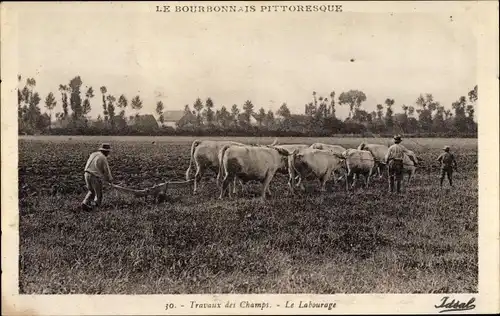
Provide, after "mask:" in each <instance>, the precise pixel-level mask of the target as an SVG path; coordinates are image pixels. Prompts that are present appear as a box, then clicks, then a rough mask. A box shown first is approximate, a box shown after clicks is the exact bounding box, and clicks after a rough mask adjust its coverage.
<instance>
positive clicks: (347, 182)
mask: <svg viewBox="0 0 500 316" xmlns="http://www.w3.org/2000/svg"><path fill="white" fill-rule="evenodd" d="M352 178H353V174H352V172H350V171H349V172H348V173H347V175H346V176H345V190H346V191H349V182H351V180H352Z"/></svg>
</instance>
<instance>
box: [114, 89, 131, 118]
mask: <svg viewBox="0 0 500 316" xmlns="http://www.w3.org/2000/svg"><path fill="white" fill-rule="evenodd" d="M117 105H118V107H119V108H120V109H121V111H120V116H121V117H125V116H126V115H125V109H126V108H127V106H128V100H127V98H126V97H125V95H124V94H122V95H120V97H119V98H118V104H117Z"/></svg>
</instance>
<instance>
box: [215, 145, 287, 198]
mask: <svg viewBox="0 0 500 316" xmlns="http://www.w3.org/2000/svg"><path fill="white" fill-rule="evenodd" d="M288 156H289V153H288V151H286V150H284V149H281V148H275V147H270V146H269V147H264V146H234V145H226V146H224V147H223V148H222V149H221V157H222V159H221V164H220V171H219V174H221V175H223V177H224V180H223V181H222V188H221V193H220V196H219V198H220V199H222V198H223V197H224V195H225V193H226V191H227V189H228V186H229V184H230V182H231V181H234V179H236V178H238V179H240V180H241V181H242V182H243V183H245V182H248V181H252V180H256V181H260V182H261V183H262V195H261V198H262V200H265V198H266V193H269V192H270V191H269V183H270V182H271V180H272V179H273V177H274V175H275V173H276V171H278V170H279V169H283V168H286V167H287V164H288ZM230 195H231V193H230V192H229V196H230Z"/></svg>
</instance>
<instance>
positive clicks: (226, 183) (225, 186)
mask: <svg viewBox="0 0 500 316" xmlns="http://www.w3.org/2000/svg"><path fill="white" fill-rule="evenodd" d="M230 183H231V179H230V177H229V174H226V175H225V176H224V180H223V181H222V188H221V190H220V196H219V199H222V198H223V197H224V195H225V194H226V191H227V189H228V186H229V184H230Z"/></svg>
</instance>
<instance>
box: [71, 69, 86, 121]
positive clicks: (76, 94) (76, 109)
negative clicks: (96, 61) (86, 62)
mask: <svg viewBox="0 0 500 316" xmlns="http://www.w3.org/2000/svg"><path fill="white" fill-rule="evenodd" d="M82 83H83V82H82V79H81V78H80V76H76V77H74V78H73V79H71V80H70V81H69V85H68V88H69V92H70V99H69V103H70V107H71V110H72V111H73V113H72V115H73V119H74V120H75V121H77V120H79V119H80V118H82V116H83V110H82V98H81V97H80V88H81V86H82Z"/></svg>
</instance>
